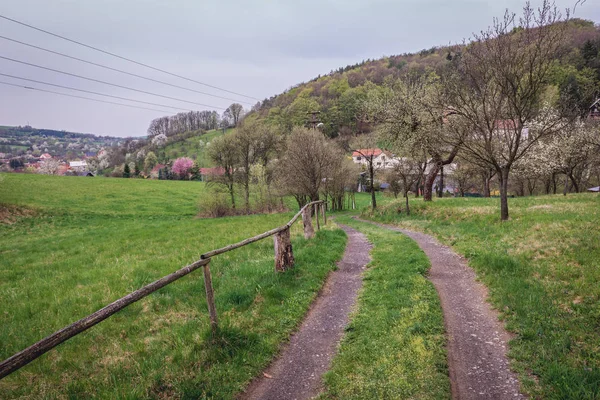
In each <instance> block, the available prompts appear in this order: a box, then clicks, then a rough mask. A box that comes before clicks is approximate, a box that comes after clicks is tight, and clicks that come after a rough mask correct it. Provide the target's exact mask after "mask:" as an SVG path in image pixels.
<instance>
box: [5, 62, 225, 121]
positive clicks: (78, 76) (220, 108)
mask: <svg viewBox="0 0 600 400" xmlns="http://www.w3.org/2000/svg"><path fill="white" fill-rule="evenodd" d="M0 59H3V60H8V61H12V62H15V63H19V64H23V65H28V66H30V67H35V68H40V69H45V70H47V71H52V72H56V73H59V74H63V75H68V76H73V77H75V78H79V79H85V80H88V81H92V82H97V83H102V84H104V85H109V86H114V87H118V88H121V89H127V90H132V91H134V92H139V93H144V94H149V95H151V96H157V97H162V98H165V99H169V100H175V101H181V102H183V103H189V104H196V105H199V106H202V107H209V108H216V109H219V110H223V109H224V108H223V107H217V106H212V105H209V104H202V103H196V102H194V101H189V100H183V99H178V98H177V97H171V96H165V95H162V94H157V93H153V92H147V91H145V90H141V89H135V88H131V87H128V86H123V85H118V84H116V83H110V82H106V81H102V80H100V79H94V78H89V77H87V76H82V75H77V74H72V73H70V72H65V71H61V70H58V69H54V68H49V67H44V66H42V65H38V64H33V63H28V62H26V61H20V60H15V59H14V58H9V57H4V56H0Z"/></svg>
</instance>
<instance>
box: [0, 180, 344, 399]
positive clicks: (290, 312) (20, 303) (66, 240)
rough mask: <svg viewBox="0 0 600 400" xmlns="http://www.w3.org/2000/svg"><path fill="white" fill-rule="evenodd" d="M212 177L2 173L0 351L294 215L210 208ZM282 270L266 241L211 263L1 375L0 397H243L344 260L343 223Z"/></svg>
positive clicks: (306, 245) (298, 242)
mask: <svg viewBox="0 0 600 400" xmlns="http://www.w3.org/2000/svg"><path fill="white" fill-rule="evenodd" d="M205 195H206V188H205V186H204V184H203V183H201V182H185V181H150V180H138V179H114V178H84V177H48V176H41V175H25V174H2V175H0V207H1V208H0V212H1V214H0V215H1V216H2V223H0V238H1V240H0V303H1V304H3V307H2V312H0V338H2V339H1V340H0V358H2V359H4V358H7V357H9V356H10V355H12V354H13V353H15V352H17V351H19V350H22V349H23V348H25V347H27V346H29V345H31V344H33V343H34V342H36V341H38V340H40V339H42V338H43V337H45V336H47V335H49V334H51V333H52V332H54V331H56V330H58V329H60V328H62V327H63V326H65V325H68V324H70V323H72V322H74V321H76V320H78V319H79V318H82V317H84V316H86V315H88V314H90V313H92V312H94V311H96V310H97V309H99V308H101V307H103V306H104V305H106V304H108V303H110V302H112V301H114V300H116V299H118V298H120V297H122V296H124V295H126V294H128V293H130V292H131V291H133V290H135V289H138V288H140V287H142V286H144V285H145V284H148V283H150V282H152V281H154V280H156V279H158V278H160V277H162V276H164V275H167V274H169V273H171V272H173V271H175V270H177V269H179V268H180V267H181V266H184V265H186V264H189V263H190V262H192V261H195V260H196V259H198V258H199V256H200V254H202V253H203V252H206V251H208V250H211V249H214V248H218V247H221V246H224V245H227V244H230V243H233V242H236V241H239V240H242V239H244V238H247V237H250V236H253V235H256V234H258V233H262V232H264V231H266V230H269V229H272V228H274V227H276V226H279V225H281V224H283V223H285V222H287V221H288V220H289V218H290V217H291V216H292V214H293V213H291V212H290V213H283V214H272V215H252V216H243V217H232V218H221V219H199V218H196V215H197V213H198V211H199V209H198V203H199V200H200V199H201V198H202V196H205ZM300 233H301V228H300V227H299V226H298V225H295V226H294V229H293V231H292V243H293V245H294V252H295V256H296V260H297V263H296V267H295V268H294V269H293V270H290V271H288V272H286V273H283V274H276V273H274V271H273V270H274V268H273V241H272V239H266V240H263V241H260V242H257V243H255V244H252V245H250V246H246V247H244V248H242V249H239V250H236V251H233V252H230V253H226V254H223V255H220V256H217V257H215V258H214V259H213V261H212V262H211V270H212V273H213V284H214V289H215V294H216V307H217V311H218V313H219V319H220V321H219V322H220V327H221V329H220V332H219V334H218V335H217V336H216V337H211V333H210V328H209V321H208V312H207V305H206V301H205V293H204V282H203V277H202V273H201V271H196V272H194V273H192V274H190V275H188V276H186V277H184V278H182V279H180V280H178V281H177V282H175V283H172V284H171V285H169V286H167V287H165V288H163V289H161V290H159V291H158V292H156V293H154V294H152V295H150V296H148V297H146V298H144V299H143V300H141V301H139V302H138V303H135V304H133V305H131V306H129V307H128V308H126V309H125V310H123V311H121V312H119V313H118V314H116V315H114V316H113V317H111V318H109V319H108V320H106V321H104V322H102V323H101V324H99V325H97V326H95V327H93V328H91V329H90V330H88V331H87V332H85V333H83V334H80V335H79V336H77V337H75V338H73V339H71V340H69V341H67V342H66V343H64V344H62V345H60V346H59V347H57V348H56V349H54V350H52V351H50V352H49V353H47V354H46V355H44V356H42V357H41V358H39V359H38V360H35V361H33V362H32V363H31V364H29V365H27V366H25V367H24V368H22V369H21V370H20V371H17V372H15V373H13V374H12V375H10V376H8V377H7V378H5V379H3V380H1V381H0V398H20V397H28V398H45V399H54V398H61V399H62V398H106V399H130V398H169V397H181V398H232V397H233V396H234V395H235V394H236V393H238V392H239V391H240V390H242V389H243V388H244V387H245V385H246V384H247V383H248V382H249V380H250V379H251V378H252V377H254V376H256V375H258V374H259V373H260V371H261V370H262V368H264V367H265V366H266V365H267V364H268V362H269V361H270V360H271V359H272V357H273V356H274V355H275V354H276V352H277V350H278V349H279V347H280V345H281V343H282V342H283V341H284V340H285V339H286V338H287V337H288V336H289V335H290V333H291V332H292V330H293V329H294V328H295V327H296V326H297V325H298V323H299V321H300V320H301V319H302V317H303V315H304V314H305V312H306V310H307V309H308V306H309V305H310V303H311V301H312V300H313V299H314V297H315V296H316V294H317V292H318V290H319V289H320V287H321V285H322V283H323V282H324V279H325V277H326V276H327V274H328V273H329V271H331V270H332V269H333V268H334V266H335V262H336V261H337V260H338V259H339V258H340V257H341V255H342V253H343V250H344V247H345V243H346V236H345V234H344V233H343V231H341V230H340V229H335V228H334V227H333V224H330V226H328V227H327V229H322V230H321V231H319V232H318V234H317V237H316V238H315V239H313V240H309V241H307V240H304V238H303V237H302V236H301V235H300Z"/></svg>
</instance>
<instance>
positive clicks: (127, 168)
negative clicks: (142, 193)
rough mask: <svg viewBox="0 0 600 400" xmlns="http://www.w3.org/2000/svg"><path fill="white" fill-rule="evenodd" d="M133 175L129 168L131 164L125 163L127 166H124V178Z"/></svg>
mask: <svg viewBox="0 0 600 400" xmlns="http://www.w3.org/2000/svg"><path fill="white" fill-rule="evenodd" d="M130 176H131V169H130V168H129V164H127V163H125V167H124V168H123V178H129V177H130Z"/></svg>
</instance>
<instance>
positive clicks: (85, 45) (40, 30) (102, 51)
mask: <svg viewBox="0 0 600 400" xmlns="http://www.w3.org/2000/svg"><path fill="white" fill-rule="evenodd" d="M0 18H3V19H5V20H7V21H11V22H14V23H16V24H19V25H22V26H26V27H28V28H31V29H35V30H36V31H39V32H43V33H45V34H47V35H51V36H54V37H57V38H59V39H63V40H66V41H68V42H71V43H75V44H78V45H80V46H83V47H87V48H88V49H92V50H95V51H99V52H100V53H104V54H107V55H109V56H112V57H116V58H119V59H121V60H125V61H128V62H131V63H134V64H137V65H140V66H142V67H146V68H149V69H152V70H155V71H158V72H162V73H164V74H167V75H171V76H174V77H177V78H180V79H184V80H186V81H189V82H194V83H197V84H199V85H203V86H207V87H210V88H213V89H217V90H221V91H223V92H227V93H231V94H235V95H237V96H242V97H246V98H248V99H252V100H257V101H260V99H258V98H256V97H252V96H247V95H245V94H242V93H238V92H233V91H231V90H227V89H223V88H220V87H218V86H214V85H209V84H208V83H204V82H200V81H197V80H195V79H191V78H187V77H185V76H182V75H178V74H175V73H172V72H169V71H165V70H163V69H160V68H156V67H153V66H151V65H148V64H144V63H142V62H139V61H135V60H132V59H130V58H127V57H123V56H120V55H118V54H115V53H111V52H109V51H106V50H102V49H99V48H97V47H94V46H90V45H88V44H85V43H82V42H79V41H77V40H73V39H69V38H67V37H65V36H61V35H58V34H56V33H52V32H50V31H47V30H44V29H41V28H37V27H35V26H33V25H29V24H26V23H25V22H21V21H17V20H16V19H13V18H9V17H6V16H4V15H0Z"/></svg>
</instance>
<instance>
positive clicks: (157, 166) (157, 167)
mask: <svg viewBox="0 0 600 400" xmlns="http://www.w3.org/2000/svg"><path fill="white" fill-rule="evenodd" d="M164 167H165V165H164V164H156V165H155V166H154V168H152V171H150V173H151V174H152V173H155V172H158V170H159V169H162V168H164Z"/></svg>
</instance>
